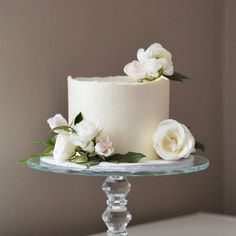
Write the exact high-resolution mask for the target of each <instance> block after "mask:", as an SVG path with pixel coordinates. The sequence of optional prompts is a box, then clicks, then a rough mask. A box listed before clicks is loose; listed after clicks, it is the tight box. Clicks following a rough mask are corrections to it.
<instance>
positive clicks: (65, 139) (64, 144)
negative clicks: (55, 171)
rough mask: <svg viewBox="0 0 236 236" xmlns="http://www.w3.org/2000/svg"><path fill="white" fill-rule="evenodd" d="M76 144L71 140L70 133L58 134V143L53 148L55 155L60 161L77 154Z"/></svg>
mask: <svg viewBox="0 0 236 236" xmlns="http://www.w3.org/2000/svg"><path fill="white" fill-rule="evenodd" d="M75 149H76V146H75V145H74V144H73V143H72V142H71V139H70V136H69V135H68V134H64V133H60V134H58V135H57V138H56V144H55V147H54V150H53V157H54V159H55V160H56V161H58V162H63V161H67V160H68V159H69V158H70V157H73V156H74V155H75Z"/></svg>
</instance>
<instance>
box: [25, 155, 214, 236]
mask: <svg viewBox="0 0 236 236" xmlns="http://www.w3.org/2000/svg"><path fill="white" fill-rule="evenodd" d="M27 165H28V166H29V167H30V168H33V169H36V170H41V171H46V172H53V173H62V174H71V175H90V176H107V178H106V180H105V182H104V183H103V185H102V190H103V191H104V192H105V194H106V196H107V209H106V210H105V212H104V213H103V215H102V219H103V221H104V222H105V224H106V226H107V228H108V230H107V235H108V236H118V235H119V236H126V235H128V231H127V225H128V224H129V222H130V220H131V218H132V216H131V214H130V213H129V211H128V210H127V207H126V205H127V200H126V197H127V195H128V193H129V191H130V188H131V185H130V183H129V182H128V180H127V178H126V177H127V176H162V175H175V174H186V173H193V172H198V171H202V170H205V169H207V167H208V166H209V161H208V160H207V159H206V158H204V157H201V156H197V155H196V156H195V157H194V160H193V162H192V163H190V164H189V165H187V166H186V165H185V166H182V167H181V165H178V166H175V165H173V167H171V165H169V166H168V167H165V166H164V165H163V167H158V168H150V170H148V169H147V168H146V169H145V171H143V170H142V168H140V167H139V168H138V167H137V169H135V168H132V171H128V169H127V170H126V171H125V170H122V171H118V170H117V171H114V170H111V171H109V168H107V169H106V170H104V171H98V170H96V169H93V168H89V169H83V170H76V169H73V168H67V167H63V166H58V165H53V164H48V163H44V162H41V161H40V160H39V159H31V160H29V161H28V162H27Z"/></svg>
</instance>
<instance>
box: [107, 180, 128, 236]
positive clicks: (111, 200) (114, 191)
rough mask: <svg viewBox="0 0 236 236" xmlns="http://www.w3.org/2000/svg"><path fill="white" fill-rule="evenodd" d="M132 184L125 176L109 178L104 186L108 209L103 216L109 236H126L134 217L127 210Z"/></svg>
mask: <svg viewBox="0 0 236 236" xmlns="http://www.w3.org/2000/svg"><path fill="white" fill-rule="evenodd" d="M130 187H131V185H130V183H129V182H128V180H127V179H126V178H125V177H124V176H109V177H107V178H106V180H105V182H104V183H103V185H102V190H103V191H104V192H105V194H106V195H107V198H108V199H107V209H106V210H105V212H104V213H103V215H102V219H103V221H104V222H105V224H106V226H107V228H108V231H107V235H108V236H118V235H119V236H126V235H128V231H127V229H126V227H127V225H128V223H129V222H130V220H131V218H132V216H131V214H130V213H129V211H128V210H127V207H126V204H127V200H126V196H127V195H128V193H129V191H130Z"/></svg>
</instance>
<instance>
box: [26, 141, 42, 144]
mask: <svg viewBox="0 0 236 236" xmlns="http://www.w3.org/2000/svg"><path fill="white" fill-rule="evenodd" d="M29 143H30V144H45V141H40V140H31V141H29Z"/></svg>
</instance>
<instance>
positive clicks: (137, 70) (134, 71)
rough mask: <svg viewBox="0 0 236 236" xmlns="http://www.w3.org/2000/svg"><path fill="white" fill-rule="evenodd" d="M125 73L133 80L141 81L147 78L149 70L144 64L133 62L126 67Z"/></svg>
mask: <svg viewBox="0 0 236 236" xmlns="http://www.w3.org/2000/svg"><path fill="white" fill-rule="evenodd" d="M124 72H125V73H126V74H127V75H128V76H129V77H131V78H133V79H136V80H139V79H144V78H145V77H146V76H147V70H146V66H145V64H144V63H141V62H139V61H132V62H130V63H128V64H127V65H126V66H125V67H124Z"/></svg>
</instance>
